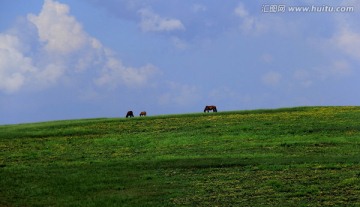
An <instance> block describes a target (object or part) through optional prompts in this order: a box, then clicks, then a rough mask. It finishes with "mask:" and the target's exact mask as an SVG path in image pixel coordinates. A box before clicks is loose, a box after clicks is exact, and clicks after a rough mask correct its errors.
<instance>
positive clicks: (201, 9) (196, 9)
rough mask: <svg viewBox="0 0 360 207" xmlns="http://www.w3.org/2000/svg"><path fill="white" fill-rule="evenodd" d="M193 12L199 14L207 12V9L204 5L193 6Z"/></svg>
mask: <svg viewBox="0 0 360 207" xmlns="http://www.w3.org/2000/svg"><path fill="white" fill-rule="evenodd" d="M191 10H192V11H193V12H194V13H198V12H205V11H206V10H207V7H206V6H205V5H203V4H193V5H192V6H191Z"/></svg>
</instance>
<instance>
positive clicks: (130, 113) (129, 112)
mask: <svg viewBox="0 0 360 207" xmlns="http://www.w3.org/2000/svg"><path fill="white" fill-rule="evenodd" d="M128 117H130V118H131V117H134V113H133V112H132V111H128V112H127V113H126V118H128Z"/></svg>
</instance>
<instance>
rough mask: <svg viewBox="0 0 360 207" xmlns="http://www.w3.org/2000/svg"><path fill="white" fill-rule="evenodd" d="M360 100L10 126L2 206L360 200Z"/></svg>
mask: <svg viewBox="0 0 360 207" xmlns="http://www.w3.org/2000/svg"><path fill="white" fill-rule="evenodd" d="M359 121H360V107H299V108H288V109H278V110H257V111H239V112H224V113H210V114H188V115H172V116H157V117H144V118H133V119H123V118H121V119H89V120H72V121H58V122H47V123H35V124H24V125H11V126H2V127H0V177H1V179H0V186H1V188H0V206H34V205H40V206H99V205H102V206H174V205H183V206H209V205H210V206H214V205H215V206H216V205H217V206H233V205H235V206H238V205H251V206H263V205H275V206H279V204H281V205H282V206H299V205H315V206H316V205H318V206H327V205H345V204H350V205H360V197H359V196H358V195H360V173H359V172H360V151H359V149H360V124H359V123H360V122H359Z"/></svg>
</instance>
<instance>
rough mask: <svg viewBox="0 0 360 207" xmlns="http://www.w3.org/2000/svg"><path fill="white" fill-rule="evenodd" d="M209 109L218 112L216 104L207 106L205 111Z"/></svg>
mask: <svg viewBox="0 0 360 207" xmlns="http://www.w3.org/2000/svg"><path fill="white" fill-rule="evenodd" d="M209 111H213V112H217V109H216V106H205V109H204V112H209Z"/></svg>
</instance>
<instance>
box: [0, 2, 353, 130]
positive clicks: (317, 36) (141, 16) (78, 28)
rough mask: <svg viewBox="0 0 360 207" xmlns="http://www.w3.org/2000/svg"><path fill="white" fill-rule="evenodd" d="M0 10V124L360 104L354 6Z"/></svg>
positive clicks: (37, 6) (116, 5)
mask: <svg viewBox="0 0 360 207" xmlns="http://www.w3.org/2000/svg"><path fill="white" fill-rule="evenodd" d="M0 5H1V6H0V124H14V123H24V122H38V121H48V120H59V119H77V118H95V117H124V116H125V114H126V112H127V111H128V110H133V111H134V112H135V114H136V115H137V114H138V113H139V112H140V111H143V110H145V111H147V112H148V114H149V115H159V114H177V113H194V112H202V110H203V108H204V106H205V105H217V107H218V110H219V111H228V110H245V109H258V108H279V107H293V106H310V105H359V103H360V94H359V92H358V89H359V88H360V87H359V85H360V82H359V78H360V71H359V66H360V23H359V21H358V20H359V17H360V2H359V1H357V0H332V1H329V0H271V1H268V0H266V1H265V0H258V1H253V0H247V1H245V0H243V1H240V0H236V1H235V0H229V1H225V2H224V1H216V0H193V1H184V0H171V1H166V2H165V1H159V0H146V1H140V0H105V1H104V0H101V1H100V0H77V1H70V0H44V1H42V0H27V1H22V0H0ZM274 5H275V6H279V5H284V6H285V9H286V10H285V11H284V12H282V11H276V12H269V10H265V11H264V10H262V9H263V8H266V9H268V8H270V6H274ZM293 6H299V7H310V8H311V7H317V8H321V7H324V6H331V7H334V8H339V7H341V8H344V7H350V8H352V9H353V11H351V12H337V11H334V12H325V11H323V12H290V11H289V8H290V7H293Z"/></svg>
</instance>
